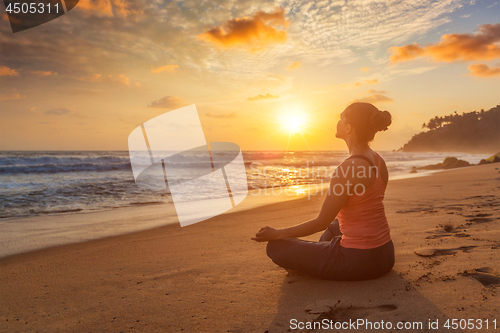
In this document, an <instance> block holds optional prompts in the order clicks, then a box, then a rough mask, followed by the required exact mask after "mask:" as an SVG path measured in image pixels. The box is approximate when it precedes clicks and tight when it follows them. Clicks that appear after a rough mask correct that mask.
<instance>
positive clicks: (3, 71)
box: [0, 66, 19, 76]
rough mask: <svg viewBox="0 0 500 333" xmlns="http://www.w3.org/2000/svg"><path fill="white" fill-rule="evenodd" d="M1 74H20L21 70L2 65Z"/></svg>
mask: <svg viewBox="0 0 500 333" xmlns="http://www.w3.org/2000/svg"><path fill="white" fill-rule="evenodd" d="M0 76H19V72H18V71H16V70H15V69H12V68H9V67H7V66H0Z"/></svg>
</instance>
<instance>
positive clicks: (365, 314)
mask: <svg viewBox="0 0 500 333" xmlns="http://www.w3.org/2000/svg"><path fill="white" fill-rule="evenodd" d="M497 167H498V165H497ZM321 203H322V197H321V196H314V197H312V198H311V200H307V198H304V199H299V200H291V201H287V202H281V203H274V204H270V205H267V206H263V207H259V208H255V209H251V210H244V211H237V212H233V213H228V214H225V215H221V216H218V217H215V218H212V219H210V220H207V221H204V222H200V223H197V224H194V225H191V226H188V227H184V228H181V227H180V226H179V225H178V224H174V225H168V226H164V227H160V228H156V229H151V230H147V231H141V232H136V233H131V234H126V235H121V236H113V237H108V238H103V239H99V240H93V241H88V242H84V243H78V244H70V245H63V246H58V247H53V248H48V249H42V250H38V251H35V252H30V253H24V254H18V255H14V256H10V257H6V258H2V259H0V281H1V283H0V295H1V302H0V331H2V332H30V331H39V332H82V331H89V332H90V331H92V332H103V331H113V332H120V331H123V332H131V331H141V332H145V331H146V332H266V331H268V332H270V333H271V332H287V331H300V330H293V329H292V328H293V327H292V326H291V325H290V321H291V320H293V319H295V320H297V323H299V322H303V323H307V322H310V323H311V322H313V321H321V320H323V319H326V321H328V322H329V323H335V322H348V321H349V320H351V321H355V320H356V319H365V320H368V321H370V322H372V323H375V322H378V323H380V322H381V321H382V320H383V321H384V323H385V324H386V325H387V322H391V324H392V325H393V328H392V331H397V330H396V329H395V328H396V327H395V326H396V325H397V323H398V322H407V325H408V323H413V322H417V323H418V322H421V323H422V329H418V330H414V331H416V332H418V331H422V332H424V331H431V332H432V331H434V332H440V331H448V330H447V329H443V325H444V323H445V322H446V320H447V319H462V318H463V319H474V320H475V321H474V323H475V329H467V330H460V329H458V330H455V331H454V332H460V331H467V332H484V331H485V330H484V328H485V325H486V321H485V320H486V319H488V321H489V326H490V331H493V329H492V320H494V319H496V320H497V330H498V329H499V326H500V315H499V313H500V307H499V305H498V304H500V302H499V297H498V290H499V286H500V174H499V173H498V171H496V170H495V165H494V164H493V165H483V166H476V167H470V168H464V169H456V170H450V171H445V172H439V173H435V174H432V175H430V176H428V177H419V178H412V179H402V180H395V181H391V182H390V183H389V185H388V189H387V193H386V200H385V204H386V212H387V216H388V219H389V225H390V227H391V234H392V238H393V241H394V244H395V248H396V265H395V267H394V269H393V270H392V271H391V272H390V273H388V274H387V275H385V276H383V277H381V278H378V279H376V280H371V281H361V282H338V281H323V280H319V279H316V278H312V277H308V276H305V275H288V274H287V272H286V271H285V270H283V269H281V268H279V267H277V266H276V265H275V264H273V263H272V262H271V260H270V259H269V258H267V256H266V254H265V244H263V243H256V242H253V241H251V240H250V238H251V237H252V236H253V235H254V234H255V232H256V231H257V230H258V229H259V228H260V227H262V226H266V225H270V226H274V227H285V226H290V225H294V224H297V223H300V222H302V221H305V220H307V219H310V218H313V217H314V216H315V215H316V214H317V212H318V210H319V207H320V206H321ZM245 204H248V203H243V205H245ZM142 208H143V207H140V208H131V209H134V210H135V209H142ZM97 214H98V213H95V214H86V217H87V218H88V219H89V222H92V221H94V220H95V219H96V218H97V217H96V216H97ZM110 214H111V213H110ZM139 216H143V215H141V214H140V213H139V211H137V210H135V213H134V214H132V213H131V210H130V209H127V210H125V209H123V210H116V211H113V212H112V217H111V215H110V218H113V219H116V220H122V219H127V218H128V219H134V218H139ZM64 218H65V219H74V216H73V215H71V214H69V215H66V216H64ZM99 218H101V217H99ZM141 218H145V217H144V216H143V217H141ZM148 218H155V217H154V216H149V217H148ZM156 218H158V217H156ZM66 222H71V220H69V221H66ZM318 238H319V234H316V235H312V236H310V237H308V238H307V239H310V240H317V239H318ZM478 319H480V320H482V321H481V323H482V324H483V328H482V329H478V323H479V322H478V321H477V320H478ZM429 320H431V321H433V322H436V320H438V324H439V329H437V330H432V329H428V323H429ZM417 325H418V324H417ZM386 327H387V326H386ZM364 328H366V327H364ZM310 331H311V332H313V331H325V330H310ZM331 331H332V332H335V331H339V332H348V331H352V330H349V329H344V330H343V329H338V330H335V329H333V330H331ZM357 331H359V332H363V331H373V330H369V329H363V327H358V330H357ZM377 331H379V332H380V331H382V332H383V331H386V332H390V331H391V329H387V330H382V329H381V330H377ZM403 331H404V330H403ZM486 332H487V331H486Z"/></svg>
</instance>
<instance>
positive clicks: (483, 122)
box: [399, 105, 500, 154]
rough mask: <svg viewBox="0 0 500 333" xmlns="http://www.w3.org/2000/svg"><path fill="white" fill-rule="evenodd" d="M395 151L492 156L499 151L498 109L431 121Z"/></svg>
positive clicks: (437, 118) (499, 112) (499, 122)
mask: <svg viewBox="0 0 500 333" xmlns="http://www.w3.org/2000/svg"><path fill="white" fill-rule="evenodd" d="M422 128H424V129H426V130H424V131H422V132H420V133H418V134H415V135H414V136H413V137H412V138H411V139H410V141H408V142H407V143H406V144H405V145H404V146H403V147H401V148H400V149H399V150H401V151H405V152H463V153H477V154H481V153H484V154H494V153H496V152H498V151H499V150H500V105H497V106H495V107H494V108H491V109H490V110H488V111H484V110H481V111H479V112H478V111H472V112H464V113H463V114H461V115H459V114H457V113H456V112H455V113H454V114H450V115H448V116H444V117H438V116H436V117H434V118H432V119H431V120H429V122H428V123H424V124H423V125H422Z"/></svg>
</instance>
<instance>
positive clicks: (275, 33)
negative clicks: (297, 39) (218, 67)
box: [196, 8, 289, 51]
mask: <svg viewBox="0 0 500 333" xmlns="http://www.w3.org/2000/svg"><path fill="white" fill-rule="evenodd" d="M288 24H289V22H288V21H287V20H286V19H285V9H284V8H276V10H275V11H274V12H271V13H266V12H263V11H258V12H257V13H255V14H254V15H253V16H252V17H241V18H235V19H232V20H229V21H227V22H225V23H224V24H223V25H222V26H220V27H215V28H213V29H211V30H209V31H207V32H204V33H202V34H199V35H198V36H197V37H196V38H197V39H198V40H201V41H205V42H210V43H212V44H213V45H215V46H219V47H223V48H231V47H245V48H249V49H250V50H252V51H256V50H260V49H262V48H263V47H264V46H266V45H268V44H274V43H284V42H285V41H286V38H287V37H286V32H285V31H284V30H277V29H276V26H282V27H284V28H286V27H288Z"/></svg>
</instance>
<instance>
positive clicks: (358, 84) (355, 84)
mask: <svg viewBox="0 0 500 333" xmlns="http://www.w3.org/2000/svg"><path fill="white" fill-rule="evenodd" d="M377 83H378V80H377V79H367V80H364V81H360V82H354V83H353V84H352V85H353V86H355V87H356V88H357V87H361V86H366V85H367V84H377ZM342 86H345V85H342Z"/></svg>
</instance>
